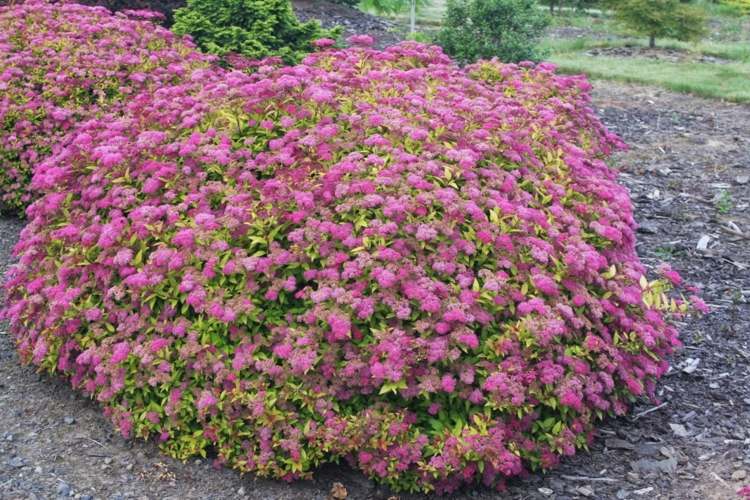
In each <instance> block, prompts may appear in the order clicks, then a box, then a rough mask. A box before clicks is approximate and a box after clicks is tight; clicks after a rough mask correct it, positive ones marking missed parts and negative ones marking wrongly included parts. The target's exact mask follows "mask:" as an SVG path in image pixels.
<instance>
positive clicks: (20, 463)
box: [8, 457, 26, 469]
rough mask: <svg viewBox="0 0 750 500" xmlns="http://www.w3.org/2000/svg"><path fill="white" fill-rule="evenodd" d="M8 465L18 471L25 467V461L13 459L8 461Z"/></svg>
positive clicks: (19, 458)
mask: <svg viewBox="0 0 750 500" xmlns="http://www.w3.org/2000/svg"><path fill="white" fill-rule="evenodd" d="M8 465H10V466H11V467H13V468H14V469H20V468H21V467H26V461H25V460H24V459H23V458H21V457H13V458H11V459H10V460H8Z"/></svg>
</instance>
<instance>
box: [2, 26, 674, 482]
mask: <svg viewBox="0 0 750 500" xmlns="http://www.w3.org/2000/svg"><path fill="white" fill-rule="evenodd" d="M53 26H55V25H54V24H53ZM92 29H97V28H96V27H92ZM369 41H370V40H369V39H367V37H359V38H356V39H354V40H353V42H355V43H360V44H363V43H367V42H369ZM153 43H156V42H153ZM320 45H325V44H320ZM36 60H37V61H39V58H37V59H36ZM38 63H39V62H38ZM168 70H169V71H170V72H173V73H174V80H176V81H177V84H176V85H164V86H162V87H161V88H159V89H156V90H154V91H146V92H143V93H141V94H139V95H134V96H132V97H131V98H130V99H129V100H128V102H127V103H126V105H125V106H126V109H125V110H124V111H126V112H125V113H124V114H123V113H122V112H121V110H119V109H118V110H116V111H115V113H113V114H111V115H106V114H102V115H97V116H94V117H91V119H89V120H88V121H86V122H84V123H81V124H80V126H79V128H78V129H77V130H76V133H75V136H74V137H71V139H70V140H68V141H66V142H65V143H64V144H62V145H61V146H60V147H59V148H57V149H56V151H55V152H54V154H53V155H52V156H51V157H50V158H49V159H48V160H47V161H44V162H43V163H41V164H40V165H39V167H38V168H37V171H36V174H35V176H34V179H33V185H34V188H35V189H39V190H40V191H42V192H43V193H44V196H43V197H42V198H41V199H39V200H38V201H36V202H35V203H34V204H33V205H32V206H31V207H30V208H29V210H28V214H29V217H30V222H29V225H28V226H27V227H26V229H25V230H24V231H23V234H22V236H21V240H20V242H19V243H18V245H17V247H16V253H17V257H18V258H19V262H18V264H17V265H16V266H15V267H14V268H13V269H12V270H11V271H10V273H9V275H8V282H7V285H6V292H7V306H6V308H5V310H4V313H3V315H4V317H5V318H6V319H8V320H9V322H10V332H11V333H12V335H13V336H14V338H15V340H16V341H17V345H18V350H19V353H20V356H21V358H22V360H24V361H25V362H29V363H33V364H35V365H36V366H38V367H39V368H40V369H41V370H45V371H49V372H53V373H58V374H61V375H65V376H67V377H69V379H70V381H71V383H72V385H73V386H74V387H76V388H79V389H80V390H81V391H83V392H85V393H86V394H89V395H91V397H93V398H96V400H97V401H99V402H100V403H101V404H102V405H103V406H104V407H105V411H106V414H107V415H108V416H109V417H110V418H111V419H112V420H113V422H114V423H115V424H116V426H117V427H118V428H119V430H120V431H121V432H122V434H123V435H124V436H135V437H142V438H147V437H155V438H156V439H158V440H159V441H160V443H161V446H162V448H163V449H164V450H165V451H166V452H167V453H169V454H171V455H173V456H175V457H177V458H181V459H186V458H188V457H190V456H192V455H196V454H200V455H204V456H205V455H206V453H208V451H209V450H212V451H213V452H215V453H216V454H217V456H218V458H217V461H218V463H220V464H221V463H224V464H227V465H230V466H232V467H236V468H238V469H240V470H243V471H252V472H256V473H258V474H260V475H261V476H273V477H281V478H284V479H288V480H291V479H294V478H299V477H309V476H310V475H311V473H312V472H311V471H312V470H313V469H314V468H315V467H316V466H318V465H320V464H322V463H324V462H327V461H331V460H338V459H341V458H343V459H346V460H348V461H349V462H350V463H351V464H352V465H353V466H355V467H358V468H360V469H361V470H363V471H364V472H365V473H367V474H368V475H370V476H371V477H373V478H375V479H377V480H379V481H382V482H386V483H388V484H390V485H391V486H392V487H394V488H396V489H406V490H425V491H428V490H431V489H436V490H438V491H450V490H453V489H455V488H457V487H459V486H460V485H461V484H463V483H473V482H479V481H482V482H484V483H486V484H488V485H495V486H498V487H499V486H502V483H503V481H504V479H505V478H507V477H510V476H515V475H518V474H522V473H523V472H524V470H525V469H526V468H548V467H552V466H553V465H555V464H556V463H557V461H558V460H559V459H560V457H561V456H563V455H570V454H573V453H574V452H575V450H576V448H580V447H583V446H585V445H586V444H587V443H588V441H589V440H590V439H591V437H592V435H593V430H594V425H595V423H596V421H597V420H598V419H600V418H601V417H603V416H604V415H606V414H610V413H614V414H623V413H624V412H625V411H626V409H627V407H628V403H629V402H631V401H633V400H634V399H635V398H636V397H639V396H651V397H653V396H654V389H655V381H656V379H657V378H658V377H659V376H660V375H663V374H664V373H665V371H666V370H667V362H666V360H665V357H666V356H667V355H668V354H669V353H670V352H672V350H673V348H674V347H675V346H676V345H678V340H677V332H676V330H675V328H674V327H673V326H671V324H670V323H668V322H667V320H668V319H669V317H670V316H671V312H675V311H678V310H680V311H681V310H684V308H685V304H683V303H678V302H676V301H675V300H674V299H668V298H667V296H666V295H665V293H666V291H667V290H668V289H669V285H668V282H667V281H666V280H656V281H652V282H649V281H648V280H647V279H646V278H645V277H644V272H645V269H644V267H643V266H642V265H641V264H640V262H639V260H638V256H637V254H636V251H635V223H634V220H633V213H632V206H631V203H630V200H629V197H628V193H627V190H626V189H625V188H623V187H621V186H620V185H618V184H617V182H616V173H615V172H614V171H612V170H610V169H609V168H608V167H607V166H606V164H605V163H604V161H603V158H604V157H605V156H606V155H607V154H609V153H610V152H611V151H612V150H613V149H615V148H617V147H619V146H621V143H620V142H619V140H618V139H617V138H616V137H615V136H614V135H612V134H610V133H608V132H607V131H606V130H605V129H604V127H603V126H602V125H601V123H600V122H599V121H598V120H597V119H596V117H595V116H594V115H593V112H592V111H591V108H590V103H589V98H588V90H589V88H590V87H589V86H588V84H587V83H586V81H585V80H584V79H583V78H582V77H570V76H556V75H555V74H554V71H553V67H552V66H550V65H547V64H541V65H538V66H534V65H532V64H524V65H522V66H517V65H503V64H501V63H499V62H497V61H492V62H483V63H480V64H477V65H473V66H470V67H467V68H459V67H458V66H456V65H455V64H453V63H452V62H451V61H450V60H449V59H448V58H447V57H445V56H444V55H443V54H442V52H441V51H440V49H439V48H437V47H427V46H424V45H420V44H417V43H413V42H409V43H403V44H401V45H398V46H396V47H392V48H390V49H388V50H387V51H382V52H381V51H376V50H371V49H369V48H364V47H354V48H350V49H346V50H336V49H331V50H329V51H324V52H320V53H315V54H312V55H310V56H308V57H307V58H305V60H304V61H303V63H302V64H301V65H299V66H295V67H274V66H273V65H263V66H259V67H258V68H257V70H256V71H255V72H253V73H252V74H246V73H242V72H239V71H232V72H230V71H225V70H222V69H221V68H216V67H214V68H197V69H195V68H186V67H184V66H179V68H178V66H177V65H169V66H168ZM185 71H187V73H188V74H184V73H185ZM164 80H165V81H166V80H169V78H166V77H164ZM663 274H664V276H665V278H666V279H668V280H672V281H673V282H675V283H677V282H678V281H679V277H678V276H677V275H676V274H675V273H674V272H673V271H671V270H669V269H664V270H663Z"/></svg>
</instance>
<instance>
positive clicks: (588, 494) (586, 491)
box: [578, 486, 594, 497]
mask: <svg viewBox="0 0 750 500" xmlns="http://www.w3.org/2000/svg"><path fill="white" fill-rule="evenodd" d="M578 493H580V494H581V495H583V496H585V497H593V496H594V490H592V489H591V488H589V487H588V486H581V487H580V488H578Z"/></svg>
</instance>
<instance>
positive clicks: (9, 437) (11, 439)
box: [5, 433, 13, 441]
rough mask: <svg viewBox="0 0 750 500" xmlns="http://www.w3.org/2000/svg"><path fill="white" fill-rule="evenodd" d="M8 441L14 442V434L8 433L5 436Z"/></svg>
mask: <svg viewBox="0 0 750 500" xmlns="http://www.w3.org/2000/svg"><path fill="white" fill-rule="evenodd" d="M5 440H6V441H13V434H10V433H8V435H6V436H5Z"/></svg>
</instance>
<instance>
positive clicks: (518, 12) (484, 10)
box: [437, 0, 549, 62]
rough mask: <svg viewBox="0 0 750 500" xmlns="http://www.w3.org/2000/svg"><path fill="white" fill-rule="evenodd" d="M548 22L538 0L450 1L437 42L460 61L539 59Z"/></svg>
mask: <svg viewBox="0 0 750 500" xmlns="http://www.w3.org/2000/svg"><path fill="white" fill-rule="evenodd" d="M548 24H549V18H548V17H547V16H546V15H545V14H544V13H543V12H540V11H539V10H538V9H537V8H536V2H535V1H534V0H448V9H447V11H446V14H445V19H444V21H443V28H442V30H441V31H440V33H439V34H438V37H437V42H438V43H439V44H440V45H441V46H442V47H443V49H444V50H445V51H446V52H447V53H448V54H450V55H452V56H453V57H455V58H456V59H458V60H459V61H460V62H472V61H476V60H477V59H480V58H491V57H498V58H499V59H500V60H502V61H505V62H518V61H524V60H536V59H539V58H540V56H541V54H540V53H539V51H538V50H537V49H536V47H535V45H536V43H537V42H538V40H539V38H540V37H541V36H542V34H543V32H544V29H545V28H546V27H547V25H548Z"/></svg>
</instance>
